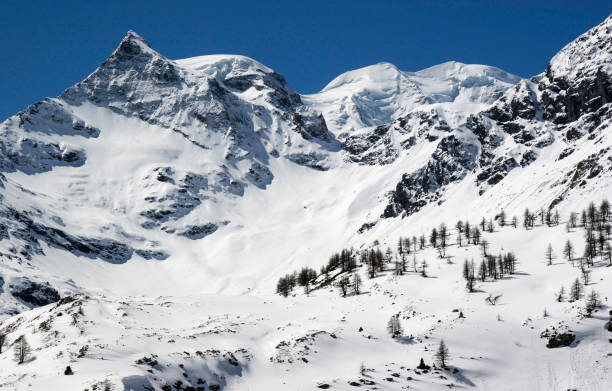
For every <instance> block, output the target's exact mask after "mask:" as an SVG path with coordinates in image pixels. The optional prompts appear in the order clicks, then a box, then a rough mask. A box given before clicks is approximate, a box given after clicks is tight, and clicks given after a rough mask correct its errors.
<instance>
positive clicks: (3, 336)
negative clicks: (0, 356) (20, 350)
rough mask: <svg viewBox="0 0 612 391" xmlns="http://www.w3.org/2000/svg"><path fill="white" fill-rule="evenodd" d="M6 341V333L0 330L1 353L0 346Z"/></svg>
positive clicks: (0, 351)
mask: <svg viewBox="0 0 612 391" xmlns="http://www.w3.org/2000/svg"><path fill="white" fill-rule="evenodd" d="M5 343H6V333H5V332H4V331H3V330H0V353H2V348H3V347H4V344H5Z"/></svg>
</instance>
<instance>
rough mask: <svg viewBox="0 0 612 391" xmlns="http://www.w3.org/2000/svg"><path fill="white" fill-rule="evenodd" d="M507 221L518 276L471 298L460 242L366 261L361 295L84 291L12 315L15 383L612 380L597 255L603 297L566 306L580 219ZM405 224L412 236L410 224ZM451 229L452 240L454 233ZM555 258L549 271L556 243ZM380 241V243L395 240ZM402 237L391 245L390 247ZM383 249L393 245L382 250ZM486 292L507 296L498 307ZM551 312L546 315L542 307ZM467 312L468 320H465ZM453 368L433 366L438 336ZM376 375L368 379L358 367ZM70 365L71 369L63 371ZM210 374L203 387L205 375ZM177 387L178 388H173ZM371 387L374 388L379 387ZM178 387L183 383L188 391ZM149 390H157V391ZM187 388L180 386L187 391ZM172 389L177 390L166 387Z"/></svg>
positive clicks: (498, 246) (608, 291)
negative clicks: (526, 224)
mask: <svg viewBox="0 0 612 391" xmlns="http://www.w3.org/2000/svg"><path fill="white" fill-rule="evenodd" d="M572 231H573V232H570V233H567V232H566V229H565V226H564V225H563V224H561V225H559V226H555V227H546V226H537V227H535V228H533V229H531V230H525V229H524V228H521V227H519V228H512V227H504V228H499V227H498V228H497V229H496V231H495V232H494V233H485V234H483V238H484V239H485V240H487V241H489V243H490V246H489V250H488V251H489V253H491V254H497V253H500V252H504V251H513V252H515V254H516V256H517V258H518V265H517V269H516V273H515V274H512V275H507V276H505V277H503V278H501V279H498V280H492V279H489V278H488V279H487V281H486V282H478V283H477V284H476V290H475V292H474V293H468V292H467V290H466V288H465V281H464V279H463V277H462V267H463V260H464V259H468V260H469V259H474V260H479V259H480V258H481V254H482V250H481V246H477V245H469V246H467V245H464V246H461V247H459V246H457V245H456V243H451V245H450V246H449V247H448V250H447V255H448V256H449V257H450V258H449V259H450V261H449V260H447V259H441V258H439V257H438V253H437V252H436V251H435V249H434V248H431V247H429V248H427V249H424V250H420V251H417V252H416V254H415V257H416V259H417V264H420V263H421V262H422V261H423V260H425V261H427V263H428V265H429V267H428V269H427V271H428V272H427V274H428V276H427V277H422V276H421V274H420V273H419V272H416V273H415V272H414V271H413V270H412V266H409V268H408V269H409V271H408V272H407V273H406V274H404V275H402V276H397V275H395V274H394V273H393V265H391V264H389V265H387V266H386V267H385V269H386V271H384V272H382V273H379V274H378V275H377V276H376V277H375V278H373V279H369V278H368V277H367V275H366V274H367V273H366V270H365V269H366V267H365V266H364V265H360V266H359V267H358V268H357V269H356V271H355V272H354V273H359V274H360V275H361V276H362V278H363V281H364V284H363V287H362V293H361V294H358V295H354V294H349V295H348V296H347V297H344V298H343V297H341V296H340V295H339V292H338V289H337V288H335V287H333V286H328V287H324V288H321V289H316V290H314V291H312V292H311V293H310V294H309V295H308V296H307V295H304V294H301V293H297V292H299V290H298V289H297V288H296V290H295V293H294V294H292V295H291V296H290V297H288V298H281V297H279V296H277V295H271V294H269V295H258V296H253V295H241V296H225V295H190V296H159V297H146V296H126V297H106V296H102V297H86V296H74V297H69V298H67V299H63V300H62V301H61V302H60V303H56V304H51V305H48V306H45V307H41V308H38V309H35V310H32V311H28V312H26V313H24V314H21V315H17V316H15V317H13V318H10V319H7V320H6V321H4V322H3V323H2V328H3V329H4V330H7V331H10V333H9V335H8V340H12V339H15V338H16V337H17V336H19V335H25V336H26V337H27V338H28V341H29V342H30V345H31V346H32V347H33V352H32V357H31V358H30V360H29V361H28V362H26V363H24V364H21V365H17V364H16V363H14V362H13V360H12V355H11V354H3V355H2V356H0V360H1V361H0V365H1V366H2V368H3V373H4V374H3V382H2V385H3V387H5V388H7V389H20V390H21V389H95V388H94V387H95V385H96V384H97V387H98V388H97V389H104V385H105V384H107V385H108V386H109V387H111V388H110V389H122V387H125V389H134V390H141V389H164V388H163V387H164V386H165V385H170V386H172V387H173V388H172V389H189V388H188V387H190V386H191V387H196V388H195V389H197V387H205V388H203V389H206V390H207V389H216V388H215V387H214V386H215V385H218V386H219V387H220V389H227V390H261V389H294V390H308V389H316V388H317V387H319V386H322V385H325V384H327V385H329V386H330V388H332V389H340V390H342V389H345V390H349V389H354V387H355V386H354V385H351V382H357V383H359V385H360V386H361V387H363V388H364V389H389V390H394V389H406V388H408V387H409V388H410V389H419V390H429V389H440V388H441V386H451V385H452V387H455V388H466V389H483V390H488V389H508V390H510V389H513V390H542V389H550V390H553V389H579V390H582V389H589V390H603V389H606V388H607V385H609V384H610V383H611V382H612V349H611V346H612V344H611V343H610V342H609V339H612V332H609V331H607V330H606V329H605V326H606V323H607V322H608V321H609V320H610V318H611V317H612V316H611V315H609V314H608V310H609V308H610V307H609V302H608V298H609V297H612V284H611V283H610V279H611V278H612V268H610V267H606V266H605V265H607V261H603V260H600V259H597V260H596V261H595V266H593V267H592V268H591V270H592V273H591V277H592V278H591V281H592V282H591V283H590V284H589V285H588V286H586V292H590V291H591V289H593V290H595V291H597V292H598V293H599V294H600V296H601V300H602V302H603V306H602V308H601V309H600V310H598V311H597V312H595V313H594V314H593V316H592V317H585V306H584V300H580V301H577V302H568V298H567V297H566V298H565V300H564V301H562V302H557V301H556V299H555V295H556V293H557V292H558V290H559V288H560V287H561V286H562V285H563V286H564V287H565V288H566V290H567V291H568V292H569V287H570V285H571V283H572V282H573V281H574V280H575V278H577V277H578V276H579V275H580V272H579V269H578V263H576V266H575V267H572V265H571V264H570V263H569V262H568V261H566V260H564V259H563V256H562V255H561V251H562V244H563V243H564V242H565V240H567V239H570V240H571V241H573V242H575V243H581V241H582V240H583V231H582V229H580V228H577V229H572ZM406 233H408V231H406ZM451 237H452V236H451ZM549 242H551V243H554V251H555V254H558V258H557V259H555V260H554V261H553V264H552V265H550V266H548V265H547V261H546V259H545V250H546V246H547V244H548V243H549ZM385 245H386V244H385V243H382V244H381V246H385ZM389 245H391V246H393V243H389ZM383 248H384V247H383ZM489 294H494V295H498V294H501V295H502V296H501V299H500V300H499V302H498V303H497V304H496V305H490V304H487V303H486V301H485V298H486V297H487V296H488V295H489ZM544 311H546V312H547V313H548V316H546V317H545V316H544V315H543V314H544ZM459 312H461V314H462V315H463V316H464V317H463V318H460V317H459ZM394 314H400V315H399V318H400V323H401V326H402V328H403V330H404V333H403V335H402V336H401V337H400V338H392V337H391V336H390V335H389V333H388V332H387V330H386V324H387V320H388V319H389V318H390V317H391V316H392V315H394ZM555 329H556V330H559V331H560V332H565V331H568V330H569V331H571V332H572V333H574V334H575V335H576V340H575V341H574V342H573V343H572V344H571V345H570V346H568V347H559V348H554V349H549V348H547V347H546V344H547V342H548V338H543V337H542V336H541V334H542V333H543V332H545V331H546V330H549V331H552V330H555ZM442 338H443V339H444V340H445V342H446V344H447V346H448V348H449V350H450V357H451V358H450V360H449V368H448V369H432V370H430V371H428V372H427V373H424V372H423V371H422V370H418V369H416V367H417V365H418V363H419V359H420V358H423V359H424V360H425V362H426V363H427V364H429V365H432V364H433V362H434V358H433V354H434V352H435V350H436V348H437V346H438V343H439V341H440V339H442ZM361 364H363V365H364V366H365V368H367V370H366V371H365V372H364V374H362V373H361V372H360V366H361ZM66 366H70V367H71V369H72V371H74V374H73V375H69V376H64V375H63V372H64V370H65V368H66ZM455 369H456V371H455ZM200 379H201V381H200V382H199V380H200ZM177 382H180V383H177ZM370 382H372V383H370ZM178 385H181V386H180V387H179V386H178ZM147 387H150V388H147ZM181 387H182V388H181ZM169 389H170V388H169Z"/></svg>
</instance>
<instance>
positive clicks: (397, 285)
mask: <svg viewBox="0 0 612 391" xmlns="http://www.w3.org/2000/svg"><path fill="white" fill-rule="evenodd" d="M611 122H612V17H608V18H607V19H606V20H605V21H603V22H602V23H601V24H600V25H598V26H596V27H594V28H593V29H591V30H589V31H588V32H586V33H585V34H583V35H582V36H580V37H578V38H577V39H576V40H575V41H573V42H571V43H569V44H568V45H567V46H566V47H565V48H563V50H561V51H560V52H559V53H558V54H557V55H556V56H555V57H553V58H552V59H551V61H550V64H549V66H548V67H547V69H546V70H545V71H544V72H543V73H542V74H540V75H536V76H534V77H532V78H530V79H521V78H519V77H517V76H514V75H511V74H509V73H507V72H505V71H503V70H500V69H498V68H494V67H490V66H486V65H471V64H461V63H457V62H447V63H444V64H440V65H437V66H433V67H431V68H428V69H425V70H422V71H418V72H405V71H401V70H399V69H397V68H396V67H395V66H393V65H392V64H389V63H379V64H376V65H372V66H370V67H366V68H363V69H358V70H353V71H349V72H347V73H345V74H343V75H340V76H338V77H337V78H336V79H334V80H333V81H332V82H330V84H329V85H328V86H327V87H325V88H324V89H323V90H322V91H321V92H319V93H317V94H311V95H300V94H298V93H296V92H295V91H294V90H293V89H292V88H291V87H290V86H289V84H288V83H287V81H286V80H285V79H284V78H283V76H281V75H280V74H279V73H276V72H275V71H274V70H272V69H270V68H268V67H266V66H264V65H262V64H260V63H258V62H257V61H255V60H252V59H249V58H247V57H243V56H237V55H212V56H200V57H194V58H189V59H182V60H170V59H168V58H166V57H164V56H163V55H162V54H160V53H158V52H156V51H155V50H154V49H153V48H152V47H151V46H150V45H149V44H148V43H147V42H146V41H145V40H144V39H143V38H142V37H140V36H139V35H138V34H136V33H134V32H129V33H128V34H127V35H126V36H125V37H124V39H123V40H122V41H121V43H120V44H119V46H118V48H117V49H116V50H115V51H114V52H113V53H112V54H111V56H110V57H109V58H108V59H107V60H106V61H105V62H104V63H103V64H102V65H101V66H100V67H99V68H97V69H96V70H95V71H94V72H93V73H92V74H91V75H89V76H88V77H87V78H86V79H85V80H83V81H82V82H80V83H78V84H76V85H74V86H72V87H70V88H68V89H67V90H66V91H64V92H63V93H62V94H61V95H60V96H59V97H57V98H47V99H45V100H43V101H41V102H38V103H35V104H33V105H31V106H29V107H28V108H26V109H25V110H23V111H22V112H20V113H18V114H16V115H15V116H12V117H10V118H8V119H7V120H5V121H4V122H2V123H0V342H2V338H3V337H4V339H5V340H4V341H3V342H4V343H0V348H2V349H1V350H2V352H1V353H0V388H2V389H7V390H10V389H14V390H28V389H31V390H43V389H53V390H55V389H57V390H64V389H66V390H72V389H74V390H88V391H93V390H122V389H125V390H134V391H136V390H147V391H149V390H163V391H169V390H185V391H187V390H191V391H192V390H198V391H200V390H212V391H214V390H312V389H338V390H349V389H351V390H352V389H388V390H395V389H398V390H399V389H408V388H410V389H417V390H429V389H434V390H437V389H446V388H449V387H450V388H462V389H478V390H492V389H499V390H568V389H577V390H604V389H608V388H610V385H611V384H612V342H611V341H612V332H610V331H608V330H609V329H611V328H612V324H611V323H609V322H611V321H612V320H611V317H612V314H611V313H610V311H611V307H610V302H609V301H608V298H612V283H611V282H612V281H611V278H612V275H611V273H612V267H608V265H609V263H610V262H609V258H610V256H611V254H612V251H611V250H610V247H609V245H608V243H609V241H610V231H609V224H610V221H611V219H610V215H609V213H607V212H606V211H605V209H606V208H605V207H604V208H602V210H601V213H599V214H596V213H593V214H592V215H591V214H587V215H586V217H585V218H584V219H583V218H582V216H581V212H582V210H584V209H585V208H587V207H588V205H589V203H590V202H594V203H595V206H596V207H597V208H600V206H601V205H602V201H603V200H605V199H606V198H610V194H612V193H611V190H612V175H611V173H612V148H611V147H612V133H611V132H610V129H611ZM604 205H605V204H604ZM526 208H529V209H530V210H531V212H532V214H531V215H529V216H533V218H534V219H535V222H536V223H535V225H534V226H533V227H529V226H528V227H525V226H523V220H524V211H525V209H526ZM502 211H503V213H504V214H505V217H506V218H505V224H502V217H501V213H502ZM556 212H558V213H560V220H561V221H560V222H555V221H554V215H555V213H556ZM572 212H576V213H578V223H577V224H576V225H574V224H572V223H569V221H570V220H572V219H571V218H570V216H571V215H570V213H572ZM548 214H550V215H551V216H553V218H552V220H553V221H552V222H548V223H546V224H545V221H544V220H546V219H545V217H546V215H548ZM514 216H516V217H517V227H512V226H511V221H512V218H513V217H514ZM482 219H484V220H482ZM459 220H460V221H462V222H466V221H469V222H470V223H471V224H472V228H475V227H476V226H477V224H480V222H481V221H484V223H483V225H482V226H480V227H479V232H480V234H481V238H480V244H473V243H474V241H476V242H478V240H477V239H474V238H473V237H474V235H475V232H476V231H470V235H471V236H470V239H469V242H470V243H468V239H467V237H462V242H461V243H459V241H458V237H457V234H458V232H457V228H455V227H456V225H455V224H456V223H457V221H459ZM583 220H584V221H583ZM441 224H446V226H447V227H448V230H449V233H450V234H449V235H448V237H445V240H446V241H447V243H446V244H447V245H446V246H444V245H442V244H441V242H440V239H439V238H438V239H437V240H433V241H432V242H431V243H430V234H431V232H432V229H434V228H436V229H439V228H440V226H441ZM489 226H490V227H491V230H489V229H488V228H489ZM595 226H597V227H598V228H596V229H595V232H596V237H593V240H592V241H591V244H592V246H591V247H590V252H589V251H587V254H585V251H584V250H585V246H586V245H585V234H586V232H587V231H588V227H595ZM491 231H492V232H491ZM421 237H423V239H422V241H421ZM460 237H461V236H460ZM400 238H409V239H410V243H411V246H413V247H412V249H411V252H410V253H409V254H404V256H405V257H406V267H405V270H403V269H404V268H403V267H400V266H397V264H396V261H398V260H401V259H402V254H399V253H398V240H399V239H400ZM568 240H570V242H571V243H572V244H573V246H574V251H575V256H574V257H575V259H574V261H573V262H572V261H570V260H569V259H566V257H565V256H564V248H565V246H566V242H567V241H568ZM483 242H484V243H487V245H485V246H483V245H482V243H483ZM595 243H596V244H595ZM549 245H550V249H549ZM596 246H597V247H596ZM343 248H344V249H351V251H350V254H351V258H352V260H351V262H353V261H355V262H356V263H357V265H356V267H355V268H353V267H346V265H344V266H338V265H337V264H335V263H334V262H335V261H334V262H332V264H333V267H331V268H327V267H326V265H330V263H329V260H330V256H332V254H334V253H336V252H339V251H341V250H342V249H343ZM387 248H389V249H390V250H389V251H387ZM550 250H552V253H551V251H550ZM377 251H379V252H377ZM366 253H367V254H373V255H372V257H370V256H369V255H367V256H364V257H363V258H362V255H361V254H366ZM509 253H513V254H514V255H515V257H516V259H517V260H518V264H517V265H516V268H515V269H514V270H512V268H508V270H506V266H503V265H502V266H501V268H502V271H503V275H501V276H499V275H497V272H493V275H485V276H484V278H481V276H480V275H479V269H480V267H481V266H480V265H481V262H482V261H483V260H484V261H486V262H492V265H493V269H491V267H489V270H496V269H495V267H498V266H495V265H496V262H499V261H498V259H499V256H506V259H508V258H507V254H509ZM345 254H348V253H347V252H345ZM377 254H378V255H377ZM547 254H548V255H549V256H548V259H547ZM379 255H380V256H379ZM491 256H493V257H491ZM368 257H370V258H368ZM379 258H380V259H384V262H383V263H382V264H381V263H380V262H379V261H376V262H379V263H377V264H376V266H374V261H372V259H374V260H380V259H379ZM591 258H592V262H589V261H590V259H591ZM332 259H334V258H332ZM502 259H503V257H502ZM496 260H497V261H496ZM344 261H346V259H344ZM344 261H343V262H344ZM466 261H467V262H468V266H467V271H464V270H465V268H466V266H465V262H466ZM471 261H473V262H474V266H473V270H472V273H473V274H474V278H475V281H474V287H473V292H469V289H468V288H466V277H465V276H464V274H465V275H467V276H468V277H469V275H470V266H469V265H470V264H471ZM588 263H592V264H588ZM424 266H425V268H424ZM305 267H308V268H311V269H313V270H314V272H316V273H317V276H316V278H313V277H312V276H310V277H309V278H308V281H306V282H307V285H306V289H307V290H308V293H306V292H305V291H303V288H302V287H297V286H293V285H295V284H294V281H293V280H294V276H293V275H292V274H291V273H293V272H294V271H296V272H297V271H299V270H300V269H301V268H305ZM400 269H402V270H403V271H402V273H398V270H400ZM309 270H310V269H309ZM320 271H321V273H319V272H320ZM310 272H312V271H309V273H310ZM399 274H401V275H399ZM356 275H359V276H360V278H361V281H362V284H361V286H360V287H359V288H360V289H358V291H359V292H358V293H356V292H355V289H354V288H353V287H352V285H351V284H353V282H354V281H355V276H356ZM577 278H578V279H579V280H578V282H577V283H576V282H575V281H576V279H577ZM584 278H587V280H588V281H584ZM483 279H484V281H483ZM581 279H582V280H581ZM468 280H470V278H468ZM470 281H471V280H470ZM347 284H348V285H347ZM344 285H346V286H345V288H347V289H348V292H347V294H346V295H345V296H346V297H343V296H344V295H342V294H340V288H341V287H342V286H344ZM562 286H563V287H564V295H563V297H562V300H558V296H559V290H560V289H561V287H562ZM572 287H573V289H576V288H577V287H581V289H583V292H581V295H580V298H578V299H576V300H570V296H571V295H570V294H571V290H572ZM277 289H278V292H279V293H281V294H286V296H287V297H282V295H278V294H275V292H276V291H277ZM595 298H597V300H595ZM595 301H597V303H595ZM595 304H596V305H595ZM389 322H391V323H390V324H391V325H392V328H393V330H395V331H396V335H394V336H393V335H391V334H390V333H389V330H388V324H389ZM398 326H399V327H400V328H401V329H402V331H401V332H398ZM442 340H444V342H445V344H446V346H447V347H448V349H449V352H450V358H449V360H448V361H447V367H446V368H441V366H440V365H434V363H435V361H436V360H435V358H436V357H435V353H436V351H437V349H438V347H439V345H440V342H441V341H442ZM26 341H27V345H26V343H25V342H26ZM547 345H548V346H549V347H547ZM552 345H560V346H556V347H553V346H552ZM28 346H29V348H30V349H31V351H30V352H28V349H27V347H28ZM18 349H21V350H19V351H20V352H21V353H22V354H21V355H17V359H15V352H17V351H18ZM28 353H29V354H28ZM421 359H423V360H424V364H423V365H419V364H420V360H421ZM428 366H429V367H428Z"/></svg>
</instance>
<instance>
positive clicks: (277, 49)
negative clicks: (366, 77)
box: [0, 0, 612, 119]
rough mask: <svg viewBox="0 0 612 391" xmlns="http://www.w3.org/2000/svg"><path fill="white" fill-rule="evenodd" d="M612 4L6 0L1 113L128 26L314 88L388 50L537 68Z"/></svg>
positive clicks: (104, 49)
mask: <svg viewBox="0 0 612 391" xmlns="http://www.w3.org/2000/svg"><path fill="white" fill-rule="evenodd" d="M611 12H612V0H599V1H590V0H581V1H575V0H573V1H552V0H551V1H545V2H541V3H538V2H536V1H507V2H505V3H502V2H495V1H447V2H442V1H434V0H432V1H394V2H391V1H384V0H379V1H360V0H353V1H346V2H345V1H331V0H329V1H318V0H310V1H309V0H306V1H264V0H260V1H250V2H247V1H240V0H233V1H203V0H200V1H152V0H149V1H130V0H122V1H112V0H108V1H83V0H80V1H62V0H57V1H30V2H27V1H13V0H2V1H1V2H0V33H1V39H0V49H1V51H0V53H1V56H0V59H1V60H0V65H1V66H2V71H1V72H0V86H1V89H0V90H1V92H2V95H1V96H0V102H1V104H0V118H2V119H4V118H6V117H8V116H9V115H11V114H14V113H16V112H17V111H19V110H21V109H23V108H25V107H26V106H27V105H28V104H31V103H34V102H35V101H38V100H40V99H43V98H44V97H47V96H57V95H58V94H59V93H61V92H62V91H63V90H64V89H65V88H67V87H68V86H70V85H72V84H74V83H76V82H78V81H80V80H82V79H83V78H85V77H86V76H87V75H88V74H89V73H90V72H92V71H93V70H94V69H95V68H96V67H97V66H98V65H99V64H101V63H102V62H103V61H104V60H105V59H106V57H108V55H109V54H110V53H111V52H112V51H113V49H114V48H115V47H116V46H117V44H118V43H119V41H120V40H121V38H122V37H123V36H124V35H125V33H126V32H127V31H128V30H130V29H132V30H134V31H136V32H138V33H139V34H140V35H142V36H143V37H144V38H145V39H147V40H148V41H149V43H150V44H151V46H152V47H153V48H154V49H156V50H157V51H159V52H161V53H162V54H164V55H165V56H166V57H169V58H185V57H191V56H196V55H203V54H216V53H236V54H243V55H246V56H249V57H252V58H255V59H256V60H259V61H260V62H262V63H264V64H265V65H268V66H270V67H272V68H274V69H275V70H276V71H277V72H279V73H281V74H283V75H284V76H285V77H286V79H287V80H288V82H289V84H290V85H291V86H293V87H294V88H295V89H296V90H297V91H298V92H302V93H309V92H315V91H318V90H320V89H321V88H323V87H324V86H325V84H327V83H328V82H329V81H331V79H333V78H334V77H335V76H337V75H338V74H340V73H342V72H344V71H347V70H350V69H355V68H359V67H362V66H366V65H370V64H374V63H377V62H380V61H388V62H391V63H394V64H396V65H397V66H398V67H399V68H401V69H403V70H408V71H415V70H419V69H422V68H426V67H428V66H431V65H435V64H438V63H441V62H444V61H448V60H457V61H461V62H465V63H480V64H488V65H494V66H497V67H500V68H502V69H504V70H506V71H509V72H512V73H515V74H517V75H519V76H523V77H529V76H532V75H534V74H537V73H540V72H541V71H543V70H544V69H545V67H546V64H547V61H548V60H549V59H550V57H551V56H552V55H554V54H555V53H556V52H557V51H558V50H559V49H561V48H562V47H563V46H564V45H565V44H566V43H568V42H569V41H571V40H572V39H574V38H575V37H576V36H578V35H579V34H581V33H582V32H584V31H586V30H588V29H589V28H590V27H592V26H594V25H596V24H598V23H600V22H601V21H602V20H603V19H605V18H606V17H607V16H608V15H609V14H610V13H611Z"/></svg>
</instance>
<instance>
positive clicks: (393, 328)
mask: <svg viewBox="0 0 612 391" xmlns="http://www.w3.org/2000/svg"><path fill="white" fill-rule="evenodd" d="M387 331H388V332H389V334H391V338H398V337H401V336H402V334H403V333H404V330H402V325H401V324H400V320H399V314H395V315H392V316H391V318H390V319H389V321H388V322H387Z"/></svg>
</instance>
